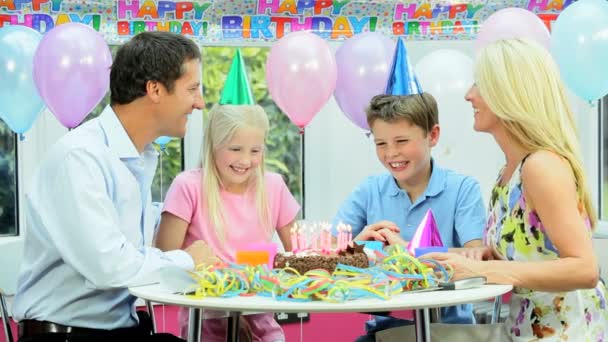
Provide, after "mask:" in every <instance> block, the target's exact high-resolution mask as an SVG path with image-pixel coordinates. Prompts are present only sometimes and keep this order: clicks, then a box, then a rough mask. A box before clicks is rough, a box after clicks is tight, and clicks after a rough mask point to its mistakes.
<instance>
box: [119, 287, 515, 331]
mask: <svg viewBox="0 0 608 342" xmlns="http://www.w3.org/2000/svg"><path fill="white" fill-rule="evenodd" d="M512 288H513V287H512V286H511V285H484V286H481V287H477V288H472V289H466V290H453V291H444V290H441V291H429V292H412V293H403V294H400V295H397V296H394V297H393V298H391V299H389V300H381V299H357V300H352V301H347V302H344V303H326V302H321V301H318V302H291V301H277V300H274V299H272V298H269V297H260V296H252V297H233V298H200V299H194V298H188V297H186V296H182V295H176V294H172V293H170V292H169V291H167V290H166V289H164V288H162V287H161V286H160V285H147V286H139V287H133V288H129V292H131V294H132V295H134V296H136V297H139V298H142V299H145V300H149V301H152V302H157V303H164V304H171V305H178V306H182V307H188V308H190V309H191V310H190V313H191V319H190V327H189V328H190V331H191V332H192V333H190V334H189V335H188V341H190V342H198V341H199V340H200V328H201V325H200V324H201V323H200V317H201V316H200V310H196V309H209V310H224V311H229V312H231V313H233V315H234V316H233V318H238V315H239V314H240V312H244V311H256V312H378V311H391V310H416V315H415V325H416V340H417V341H421V342H428V341H430V332H429V330H430V322H429V309H430V308H436V307H444V306H451V305H457V304H466V303H473V302H478V301H482V300H486V299H491V298H494V297H496V296H500V295H503V294H505V293H507V292H509V291H511V289H512ZM193 309H194V310H193ZM197 312H198V314H197ZM193 315H194V317H192V316H193ZM237 321H238V319H237ZM230 335H231V334H229V336H230ZM232 336H233V338H236V335H235V334H232Z"/></svg>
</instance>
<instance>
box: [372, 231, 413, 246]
mask: <svg viewBox="0 0 608 342" xmlns="http://www.w3.org/2000/svg"><path fill="white" fill-rule="evenodd" d="M378 233H380V235H382V236H383V237H384V239H385V241H386V244H387V245H390V246H394V245H401V246H403V247H407V241H405V240H404V239H403V238H402V237H401V235H399V233H398V232H394V231H392V230H390V229H388V228H384V229H381V230H379V231H378Z"/></svg>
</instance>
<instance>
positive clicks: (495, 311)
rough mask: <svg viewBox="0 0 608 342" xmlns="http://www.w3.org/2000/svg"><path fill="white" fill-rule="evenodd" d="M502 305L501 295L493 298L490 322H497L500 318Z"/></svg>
mask: <svg viewBox="0 0 608 342" xmlns="http://www.w3.org/2000/svg"><path fill="white" fill-rule="evenodd" d="M501 307H502V296H497V297H496V298H494V306H493V307H492V321H491V322H490V323H492V324H493V323H498V321H499V320H500V309H501Z"/></svg>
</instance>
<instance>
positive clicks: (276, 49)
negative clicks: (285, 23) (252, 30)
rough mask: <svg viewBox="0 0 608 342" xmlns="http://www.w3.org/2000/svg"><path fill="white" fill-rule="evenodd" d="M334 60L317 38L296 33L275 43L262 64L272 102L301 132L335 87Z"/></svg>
mask: <svg viewBox="0 0 608 342" xmlns="http://www.w3.org/2000/svg"><path fill="white" fill-rule="evenodd" d="M336 78H337V71H336V61H335V59H334V55H333V54H332V53H331V50H330V48H329V46H328V45H327V43H326V42H325V41H324V40H323V39H321V38H320V37H318V36H317V35H315V34H313V33H310V32H306V31H298V32H294V33H290V34H288V35H286V36H285V37H283V38H281V39H280V40H279V41H277V42H276V43H275V44H274V45H272V48H271V49H270V54H269V55H268V60H267V61H266V82H267V83H268V91H269V92H270V95H271V96H272V99H273V100H274V102H275V103H276V104H277V106H279V108H281V110H282V111H283V112H285V114H287V116H288V117H289V119H291V121H292V122H293V123H294V124H295V125H296V126H298V127H300V128H301V129H303V128H304V127H305V126H306V125H308V123H309V122H310V120H312V118H313V117H314V116H315V115H316V114H317V113H318V112H319V111H320V110H321V107H323V105H325V103H327V101H328V100H329V98H330V97H331V95H332V93H333V92H334V89H335V88H336Z"/></svg>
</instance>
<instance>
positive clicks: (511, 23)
mask: <svg viewBox="0 0 608 342" xmlns="http://www.w3.org/2000/svg"><path fill="white" fill-rule="evenodd" d="M511 38H527V39H531V40H534V41H536V42H537V43H540V44H541V45H542V46H544V47H545V48H546V49H547V50H549V48H550V45H551V35H550V34H549V30H548V29H547V26H545V24H544V23H543V22H542V20H540V18H539V17H538V16H537V15H536V14H534V13H532V12H530V11H528V10H525V9H523V8H517V7H510V8H505V9H501V10H500V11H498V12H496V13H494V14H492V15H491V16H489V17H488V19H486V20H485V21H484V22H483V23H482V24H481V29H480V30H479V33H478V34H477V39H476V40H475V53H478V52H479V51H480V50H481V49H483V48H484V47H485V46H486V45H488V44H490V43H492V42H495V41H497V40H501V39H511Z"/></svg>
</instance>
